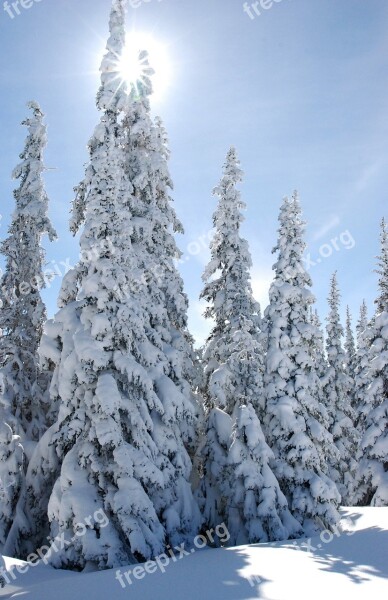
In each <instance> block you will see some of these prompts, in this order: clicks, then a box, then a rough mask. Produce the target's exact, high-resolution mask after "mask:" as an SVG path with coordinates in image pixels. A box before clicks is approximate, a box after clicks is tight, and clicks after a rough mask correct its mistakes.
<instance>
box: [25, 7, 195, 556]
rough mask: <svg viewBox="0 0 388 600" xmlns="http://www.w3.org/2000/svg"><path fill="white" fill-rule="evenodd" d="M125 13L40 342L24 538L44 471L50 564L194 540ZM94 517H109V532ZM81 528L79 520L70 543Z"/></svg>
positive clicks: (182, 396) (179, 394)
mask: <svg viewBox="0 0 388 600" xmlns="http://www.w3.org/2000/svg"><path fill="white" fill-rule="evenodd" d="M125 8H126V1H125V0H113V6H112V11H111V16H110V38H109V40H108V45H107V52H106V54H105V57H104V59H103V62H102V68H101V88H100V90H99V93H98V96H97V107H98V109H99V110H100V111H101V113H102V116H101V121H100V123H99V125H98V126H97V128H96V130H95V132H94V135H93V137H92V139H91V141H90V143H89V149H90V162H89V166H88V168H87V171H86V177H85V180H84V181H83V182H82V184H81V185H80V186H79V187H78V188H77V198H76V201H75V203H74V205H73V218H72V222H71V227H72V229H73V230H74V231H77V230H78V229H79V228H80V227H81V226H82V225H83V231H82V234H81V238H80V246H81V257H80V260H79V262H78V264H77V265H76V267H75V268H74V269H73V270H72V271H70V272H69V273H68V275H67V276H66V277H65V279H64V282H63V286H62V290H61V293H60V300H59V302H60V310H59V312H58V313H57V314H56V316H55V318H54V320H53V321H51V322H49V323H48V326H47V328H46V330H45V336H44V338H43V342H42V350H41V352H42V355H43V356H44V357H46V359H47V360H51V361H52V362H53V363H54V364H55V372H54V377H53V385H52V386H51V397H52V399H53V400H54V401H55V400H57V401H58V402H59V406H60V409H59V415H58V419H57V421H56V423H54V425H53V426H52V427H51V428H50V430H49V431H48V432H47V434H46V435H45V436H44V438H43V440H42V442H41V443H40V445H39V447H38V449H37V452H36V453H35V456H34V461H33V464H32V466H31V469H30V470H29V481H28V482H29V504H28V508H29V510H30V512H31V513H32V514H33V516H34V520H35V523H34V524H35V531H31V532H29V533H30V539H31V541H32V542H35V543H36V540H37V536H36V534H37V532H38V529H39V528H40V529H41V530H42V532H44V521H45V510H47V497H46V499H45V500H42V499H41V498H40V496H39V493H40V489H41V484H42V479H43V480H45V481H46V487H47V488H48V489H49V490H50V492H51V494H50V498H49V500H48V519H49V521H50V529H51V537H52V538H55V537H56V536H62V537H63V538H64V539H65V540H66V542H68V543H67V544H66V545H65V547H64V548H63V547H62V549H60V550H59V551H58V552H54V551H52V552H51V562H52V563H53V564H54V565H55V566H65V567H75V568H83V567H85V566H86V565H87V564H90V563H92V564H94V565H96V566H97V567H98V568H107V567H113V566H116V565H120V564H127V563H128V562H131V561H136V560H144V559H148V558H151V557H154V556H156V555H158V554H159V553H160V552H162V551H163V550H164V549H165V547H166V545H167V544H172V545H175V544H177V543H181V542H183V541H186V540H188V539H189V540H192V537H193V535H194V534H195V531H196V529H197V527H198V521H199V516H198V509H197V507H196V505H195V503H194V499H193V496H192V492H191V488H190V484H189V477H190V473H191V461H190V458H189V456H188V453H187V450H186V448H185V444H184V436H183V435H182V431H183V430H184V431H187V432H188V431H189V430H190V427H192V422H193V420H194V417H195V410H194V407H193V404H192V398H191V396H190V393H189V391H188V385H187V384H183V383H182V385H178V384H177V379H178V378H179V377H182V375H181V374H180V373H173V367H172V365H176V369H177V371H178V368H179V361H178V360H177V359H175V358H174V357H172V356H171V355H172V348H173V343H172V342H171V341H170V344H168V343H167V341H166V340H165V336H166V335H167V333H170V335H172V332H171V331H169V332H167V333H166V332H165V331H164V330H163V326H166V325H165V316H164V313H165V312H166V308H165V306H164V303H163V302H164V298H163V296H162V294H161V292H160V290H159V289H152V290H150V288H149V286H150V285H151V284H150V283H149V275H150V273H151V274H152V269H151V265H150V264H149V263H148V260H151V259H150V257H149V256H148V255H146V256H144V255H143V250H144V245H145V243H146V242H143V241H141V238H142V236H143V235H144V236H145V238H146V240H147V243H149V244H151V242H150V240H149V237H150V236H151V232H153V219H152V214H151V208H150V206H149V205H148V203H149V202H150V201H151V200H152V201H153V200H154V199H152V198H150V196H148V194H147V195H146V194H145V193H144V195H142V196H140V195H138V192H137V190H138V189H140V185H142V186H144V188H147V186H148V183H147V179H148V177H151V174H150V173H149V172H147V170H146V169H145V170H144V172H143V173H142V174H139V178H140V177H143V181H142V182H139V181H138V180H136V177H135V176H134V175H133V174H132V175H131V177H130V173H129V172H128V164H137V163H139V164H140V165H141V164H142V160H143V159H144V160H145V159H146V156H144V155H143V153H142V150H141V149H140V150H139V154H140V156H137V155H136V152H137V150H136V147H135V146H132V145H131V144H130V142H129V141H128V140H129V137H128V133H127V130H126V126H125V124H124V123H125V119H126V118H127V115H128V110H131V109H128V103H129V102H131V99H129V98H128V95H127V93H126V88H125V85H124V82H123V81H122V80H121V78H120V74H119V62H120V56H121V54H122V52H123V48H124V43H125ZM148 74H149V73H145V76H144V81H143V82H140V84H141V86H143V88H144V89H150V86H151V84H150V80H149V78H148ZM139 213H140V214H139ZM140 233H141V234H142V235H140ZM159 241H160V238H159ZM150 253H151V250H150ZM182 380H183V377H182ZM182 423H183V424H182ZM45 505H46V506H45ZM96 511H100V513H101V511H103V512H104V514H105V515H106V517H107V520H106V526H105V527H102V526H101V522H100V521H98V520H97V519H95V518H93V515H96ZM77 523H83V524H85V526H86V528H87V533H86V534H85V535H83V536H82V537H78V538H77V535H76V531H77ZM54 543H55V542H54ZM53 547H54V546H53Z"/></svg>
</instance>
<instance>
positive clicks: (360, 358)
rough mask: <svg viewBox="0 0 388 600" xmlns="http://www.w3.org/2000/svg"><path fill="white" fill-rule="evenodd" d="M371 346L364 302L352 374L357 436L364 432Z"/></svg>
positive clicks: (361, 309)
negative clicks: (365, 398) (365, 399)
mask: <svg viewBox="0 0 388 600" xmlns="http://www.w3.org/2000/svg"><path fill="white" fill-rule="evenodd" d="M370 345H371V327H370V326H369V321H368V307H367V305H366V302H365V300H364V301H363V303H362V305H361V307H360V316H359V320H358V322H357V352H356V361H355V363H356V364H355V372H354V409H355V411H356V427H357V430H358V433H359V435H360V436H361V437H362V435H363V434H364V432H365V419H366V414H365V412H364V411H365V409H366V408H367V407H366V405H365V403H364V397H365V394H366V390H367V388H368V387H369V385H370V372H369V349H370Z"/></svg>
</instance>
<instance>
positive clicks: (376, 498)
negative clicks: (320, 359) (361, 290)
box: [360, 219, 388, 506]
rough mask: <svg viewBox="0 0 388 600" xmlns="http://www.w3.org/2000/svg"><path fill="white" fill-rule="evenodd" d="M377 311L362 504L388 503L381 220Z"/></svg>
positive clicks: (386, 303)
mask: <svg viewBox="0 0 388 600" xmlns="http://www.w3.org/2000/svg"><path fill="white" fill-rule="evenodd" d="M380 241H381V252H380V256H379V262H378V269H377V273H378V274H379V295H378V297H377V300H376V305H377V310H376V314H375V318H374V319H373V321H372V323H371V325H370V338H369V339H370V347H369V352H368V356H369V381H370V383H369V386H368V387H367V389H366V394H365V397H364V402H363V404H364V409H363V410H362V413H363V414H364V415H365V433H364V435H363V437H362V440H361V445H360V458H361V460H362V464H361V473H362V483H363V491H364V493H363V498H362V500H361V503H362V504H371V505H372V506H388V228H387V225H386V223H385V221H384V219H383V221H382V223H381V236H380Z"/></svg>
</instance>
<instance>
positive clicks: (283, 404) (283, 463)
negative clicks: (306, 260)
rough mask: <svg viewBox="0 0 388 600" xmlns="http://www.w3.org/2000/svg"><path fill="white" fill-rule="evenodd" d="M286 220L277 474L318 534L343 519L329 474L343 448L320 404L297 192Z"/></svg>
mask: <svg viewBox="0 0 388 600" xmlns="http://www.w3.org/2000/svg"><path fill="white" fill-rule="evenodd" d="M279 223H280V227H279V237H278V243H277V246H276V247H275V248H274V252H277V254H278V258H277V261H276V263H275V265H274V270H275V280H274V282H273V283H272V285H271V288H270V294H269V297H270V303H269V306H268V308H267V309H266V311H265V328H266V332H265V333H266V337H267V340H268V349H267V355H266V359H265V386H266V401H267V404H266V413H267V417H266V431H267V432H268V438H269V445H270V447H271V448H272V450H273V452H274V455H275V461H274V463H273V468H274V471H275V475H276V476H277V478H278V480H279V483H280V486H281V489H282V491H283V493H284V494H285V496H286V498H287V500H288V503H289V506H290V510H291V512H292V514H293V515H294V516H295V517H296V518H297V520H298V521H299V523H300V524H301V525H303V526H304V528H305V531H311V530H316V529H319V528H320V527H322V526H324V527H331V526H333V525H334V524H335V523H336V522H337V521H338V519H339V515H338V512H337V508H338V505H339V501H340V496H339V493H338V490H337V487H336V485H335V483H334V482H333V481H332V480H331V478H330V477H329V475H328V467H327V461H328V460H330V459H332V458H333V457H335V456H336V455H337V454H338V451H337V450H336V448H335V446H334V444H333V439H332V436H331V434H330V433H329V432H328V430H327V427H328V425H329V422H328V414H327V411H326V410H325V407H324V406H323V405H322V404H321V403H320V401H319V386H320V382H319V377H318V374H317V369H316V364H315V358H314V344H315V340H316V339H317V336H318V331H317V328H316V326H314V325H313V324H312V323H311V320H310V307H311V306H312V305H313V303H314V297H313V295H312V293H311V291H310V289H309V288H310V287H311V285H312V282H311V278H310V276H309V275H308V273H307V272H306V270H305V268H304V266H303V252H304V250H305V243H304V241H303V233H304V226H305V224H304V222H303V221H302V216H301V208H300V203H299V199H298V195H297V193H296V192H295V194H294V195H293V197H292V198H291V199H288V198H285V199H284V202H283V204H282V207H281V210H280V216H279Z"/></svg>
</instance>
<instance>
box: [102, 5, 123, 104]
mask: <svg viewBox="0 0 388 600" xmlns="http://www.w3.org/2000/svg"><path fill="white" fill-rule="evenodd" d="M126 9H127V0H113V3H112V8H111V13H110V18H109V38H108V42H107V45H106V53H105V55H104V58H103V59H102V63H101V67H100V73H101V86H100V89H99V91H98V94H97V106H98V108H99V109H100V110H106V111H112V112H117V111H120V110H122V109H123V107H124V106H125V102H126V100H127V95H126V83H125V81H124V79H123V78H122V76H121V73H120V70H121V65H120V61H121V58H122V55H123V52H124V48H125V14H126Z"/></svg>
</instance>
